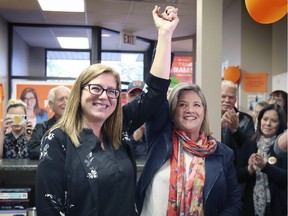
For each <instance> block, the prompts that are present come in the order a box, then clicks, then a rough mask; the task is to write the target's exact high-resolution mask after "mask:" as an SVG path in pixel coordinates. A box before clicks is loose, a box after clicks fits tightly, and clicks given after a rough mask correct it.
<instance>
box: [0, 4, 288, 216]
mask: <svg viewBox="0 0 288 216" xmlns="http://www.w3.org/2000/svg"><path fill="white" fill-rule="evenodd" d="M152 17H153V20H154V24H155V27H156V29H157V34H158V40H157V46H156V52H155V56H154V57H153V58H154V60H153V63H152V66H151V69H150V73H149V74H148V75H147V77H146V79H145V82H143V81H132V82H131V83H129V85H128V88H127V91H126V100H127V103H126V104H125V105H122V103H121V95H120V94H121V80H120V76H119V74H118V73H117V72H116V71H115V70H114V69H113V68H111V67H109V66H107V65H103V64H93V65H91V66H89V67H88V68H86V69H85V70H84V71H83V72H82V73H81V74H80V75H79V77H78V78H77V79H76V81H75V83H74V85H73V88H72V89H70V88H68V87H65V86H57V87H55V88H52V89H51V90H50V91H49V94H48V105H49V108H50V110H51V111H52V112H53V114H54V115H53V117H52V118H50V119H48V113H47V111H46V110H43V109H41V108H40V107H39V102H38V96H37V93H36V91H35V90H33V89H31V88H27V89H25V90H24V91H23V92H22V94H21V96H20V100H10V101H9V102H8V106H7V109H6V113H7V115H6V118H5V119H4V120H3V122H2V123H3V127H2V129H1V130H0V158H1V157H3V158H15V159H17V158H28V157H29V158H30V159H37V160H39V164H38V167H37V173H36V193H35V194H36V209H37V215H77V216H78V215H101V216H112V215H120V216H122V215H123V216H136V215H141V216H154V215H157V216H162V215H163V216H166V215H167V216H180V215H183V216H186V215H187V216H188V215H195V216H203V215H205V216H214V215H227V216H230V215H243V216H250V215H251V216H253V215H255V216H256V215H257V216H270V215H271V216H272V215H279V216H282V215H283V216H284V215H287V144H288V143H287V142H288V141H287V139H288V138H287V136H288V132H287V93H286V92H285V91H282V90H276V91H273V92H271V94H270V95H269V98H268V99H267V101H260V102H259V103H257V105H256V106H255V108H254V111H253V116H250V115H249V114H247V113H245V112H242V111H240V110H239V109H238V108H237V107H236V104H237V103H236V102H237V95H238V93H237V91H238V86H237V84H235V83H233V82H232V81H229V80H223V81H222V83H221V123H220V124H221V140H217V139H215V137H213V135H212V132H211V130H210V126H209V118H208V102H207V101H206V99H205V95H204V94H203V92H202V90H201V88H200V87H199V86H198V85H196V84H192V83H179V84H177V85H176V86H175V87H174V88H173V89H172V90H169V93H168V94H167V92H168V88H169V84H170V81H169V78H170V66H171V40H172V36H173V32H174V30H175V28H176V26H177V25H178V22H179V18H178V9H177V8H175V7H172V6H167V7H166V8H165V9H164V10H163V11H161V8H160V7H158V6H155V8H154V9H153V11H152ZM15 116H18V117H19V116H20V117H23V116H24V117H23V119H22V118H20V119H16V118H15ZM25 116H26V117H25ZM139 158H141V159H142V158H143V159H145V161H146V163H145V166H144V169H143V171H142V173H141V176H140V178H139V179H137V175H136V174H137V169H136V159H139Z"/></svg>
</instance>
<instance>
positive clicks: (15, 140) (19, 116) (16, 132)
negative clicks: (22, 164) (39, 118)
mask: <svg viewBox="0 0 288 216" xmlns="http://www.w3.org/2000/svg"><path fill="white" fill-rule="evenodd" d="M8 128H9V129H10V130H9V132H7V129H8ZM31 131H32V123H31V122H29V121H27V112H26V104H25V103H23V102H22V101H21V100H9V102H8V105H7V108H6V117H5V119H4V121H3V127H2V128H1V130H0V158H2V157H3V158H16V159H17V158H27V157H28V151H27V142H28V140H29V139H30V138H31ZM6 132H7V133H6Z"/></svg>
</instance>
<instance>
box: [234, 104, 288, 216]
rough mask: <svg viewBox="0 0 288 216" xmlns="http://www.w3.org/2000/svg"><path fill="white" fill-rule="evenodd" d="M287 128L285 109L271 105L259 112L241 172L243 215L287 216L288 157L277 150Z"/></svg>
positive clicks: (247, 143) (243, 148) (246, 147)
mask: <svg viewBox="0 0 288 216" xmlns="http://www.w3.org/2000/svg"><path fill="white" fill-rule="evenodd" d="M286 128H287V119H286V114H285V112H284V109H283V108H282V107H280V106H279V105H278V104H269V105H267V106H265V107H264V108H263V109H262V110H261V111H260V113H259V116H258V125H257V130H256V134H255V136H254V137H253V138H252V140H251V141H250V142H245V144H244V145H243V147H242V151H243V152H245V153H243V154H242V155H243V157H242V160H241V164H240V166H241V167H242V168H240V169H239V170H238V171H239V173H238V178H239V182H240V183H246V186H245V189H244V194H243V204H244V206H243V211H242V215H243V216H247V215H258V216H264V215H265V216H272V215H277V216H286V215H287V157H279V156H277V154H276V153H275V151H274V148H273V147H274V143H275V140H276V138H277V136H278V135H279V134H281V133H283V132H284V130H285V129H286Z"/></svg>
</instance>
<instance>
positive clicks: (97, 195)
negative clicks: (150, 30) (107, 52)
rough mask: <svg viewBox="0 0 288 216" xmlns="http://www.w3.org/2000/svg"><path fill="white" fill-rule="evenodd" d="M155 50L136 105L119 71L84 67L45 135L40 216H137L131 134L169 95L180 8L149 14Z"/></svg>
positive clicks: (38, 178) (38, 204) (38, 185)
mask: <svg viewBox="0 0 288 216" xmlns="http://www.w3.org/2000/svg"><path fill="white" fill-rule="evenodd" d="M152 15H153V18H154V23H155V25H156V28H157V29H158V43H157V47H156V48H157V52H156V55H155V59H154V61H153V64H152V67H151V70H150V73H149V74H148V75H147V77H146V82H145V87H144V89H143V92H142V94H141V96H140V97H139V100H134V101H133V102H131V103H129V104H127V105H124V106H122V103H121V96H120V94H121V89H120V86H121V81H120V77H119V74H118V73H117V72H116V71H115V70H114V69H112V68H111V67H109V66H106V65H102V64H94V65H91V66H90V67H88V68H86V69H85V70H84V71H83V72H82V73H81V74H80V75H79V77H78V78H77V80H76V81H75V84H74V86H73V88H72V91H71V94H70V96H69V99H68V103H67V106H66V109H65V112H64V114H63V116H62V118H61V119H60V120H59V122H58V123H57V124H56V125H55V126H54V127H53V128H52V129H51V130H50V131H48V133H46V135H44V137H43V138H42V143H41V156H40V161H39V165H38V168H37V174H36V208H37V215H53V216H55V215H66V216H68V215H75V216H80V215H85V216H86V215H87V216H88V215H91V216H92V215H95V216H96V215H97V216H115V215H119V216H130V215H136V212H135V187H136V163H135V159H134V156H133V152H132V150H131V149H130V147H129V145H128V143H129V135H130V134H131V133H130V132H131V131H134V130H135V129H137V128H139V127H140V126H141V125H143V123H144V122H145V121H146V120H147V119H148V118H150V117H151V116H152V114H153V113H154V112H155V111H156V110H157V107H158V105H159V103H160V101H161V100H163V98H166V96H167V90H168V86H169V83H170V82H169V73H170V61H171V60H170V55H171V39H172V34H173V32H174V29H175V27H176V26H177V24H178V17H177V9H176V8H174V7H172V6H167V7H166V8H165V12H163V13H160V7H158V6H155V8H154V10H153V11H152Z"/></svg>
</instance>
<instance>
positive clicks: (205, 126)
mask: <svg viewBox="0 0 288 216" xmlns="http://www.w3.org/2000/svg"><path fill="white" fill-rule="evenodd" d="M184 91H193V92H195V93H196V94H197V95H198V96H199V97H200V99H201V103H202V105H203V107H204V119H203V122H202V124H201V128H200V130H201V131H202V132H204V133H205V134H206V135H207V136H209V135H211V134H212V132H211V130H210V126H209V121H208V110H207V109H208V108H207V102H206V99H205V96H204V94H203V92H202V91H201V89H200V87H199V86H198V85H196V84H192V83H179V84H177V85H176V86H175V87H174V88H173V89H172V91H171V92H170V94H169V95H168V101H169V115H170V118H171V119H174V115H175V112H176V107H177V104H178V100H179V97H180V96H181V94H182V93H183V92H184Z"/></svg>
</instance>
